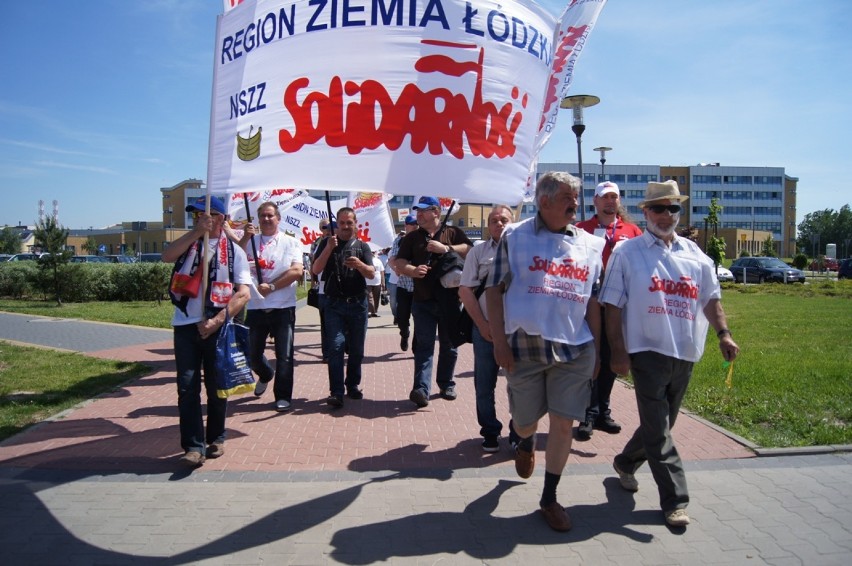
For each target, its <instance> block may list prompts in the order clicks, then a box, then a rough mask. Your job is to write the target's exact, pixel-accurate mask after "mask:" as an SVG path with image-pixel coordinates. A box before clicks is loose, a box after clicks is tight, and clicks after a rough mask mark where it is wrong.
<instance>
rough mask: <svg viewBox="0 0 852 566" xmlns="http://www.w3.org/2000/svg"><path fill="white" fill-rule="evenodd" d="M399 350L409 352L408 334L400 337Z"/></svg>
mask: <svg viewBox="0 0 852 566" xmlns="http://www.w3.org/2000/svg"><path fill="white" fill-rule="evenodd" d="M399 349H400V350H402V351H403V352H407V351H408V334H401V335H400V337H399Z"/></svg>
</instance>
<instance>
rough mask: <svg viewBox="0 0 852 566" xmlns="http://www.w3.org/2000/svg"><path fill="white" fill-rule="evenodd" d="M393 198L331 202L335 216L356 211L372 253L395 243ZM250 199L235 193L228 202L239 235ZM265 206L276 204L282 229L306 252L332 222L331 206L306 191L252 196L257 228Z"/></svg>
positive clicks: (369, 196)
mask: <svg viewBox="0 0 852 566" xmlns="http://www.w3.org/2000/svg"><path fill="white" fill-rule="evenodd" d="M389 199H390V195H384V194H382V193H350V194H349V195H346V196H344V197H343V198H336V199H333V200H332V201H331V210H332V213H333V214H337V211H338V210H339V209H340V208H341V207H344V206H348V207H350V208H352V209H353V210H355V215H356V217H357V218H358V239H360V240H362V241H364V242H366V243H367V244H368V245H369V246H370V248H371V249H373V250H380V249H383V248H389V247H390V246H391V244H392V243H393V239H394V236H395V234H394V227H393V223H392V222H391V218H390V211H389V209H388V205H387V201H388V200H389ZM245 202H246V199H245V198H243V193H232V194H231V195H230V196H229V198H228V215H229V216H230V223H231V227H232V228H234V229H235V230H237V231H238V233H239V232H240V231H241V230H242V229H243V227H244V226H245V223H246V218H247V217H246V207H245ZM265 202H274V203H275V204H276V205H278V212H279V213H281V222H280V223H279V224H278V229H279V230H280V231H282V232H284V233H286V234H288V235H290V236H293V237H294V238H296V239H297V240H298V241H299V243H300V244H301V245H302V250H303V251H305V252H307V251H310V247H311V244H312V243H313V242H314V240H316V239H317V238H319V237H320V236H321V233H320V230H319V223H320V220H322V219H323V218H328V205H327V204H326V202H325V200H323V199H316V198H314V197H312V196H310V195H309V194H308V193H307V192H306V191H300V190H296V189H276V190H273V191H260V192H255V193H248V204H249V208H250V211H251V218H252V221H253V222H254V223H255V224H257V207H258V206H260V205H261V204H263V203H265Z"/></svg>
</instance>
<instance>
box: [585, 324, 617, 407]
mask: <svg viewBox="0 0 852 566" xmlns="http://www.w3.org/2000/svg"><path fill="white" fill-rule="evenodd" d="M600 355H601V367H600V371H598V378H597V379H594V380H592V397H591V401H590V402H589V406H588V408H586V421H587V422H590V423H594V422H595V421H598V420H600V421H603V420H605V419H606V418H607V417H609V416H610V408H609V398H610V395H612V387H613V385H615V378H616V373H615V372H614V371H612V369H611V368H610V360H611V359H612V353H611V351H610V348H609V340H607V337H606V324H605V322H604V316H603V309H601V354H600Z"/></svg>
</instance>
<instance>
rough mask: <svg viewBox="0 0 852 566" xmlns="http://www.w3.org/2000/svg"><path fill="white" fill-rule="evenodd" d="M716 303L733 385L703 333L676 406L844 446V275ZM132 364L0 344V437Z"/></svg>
mask: <svg viewBox="0 0 852 566" xmlns="http://www.w3.org/2000/svg"><path fill="white" fill-rule="evenodd" d="M300 292H301V295H304V293H305V290H304V289H301V288H300ZM301 295H300V298H301ZM722 301H723V304H724V305H725V310H726V312H727V313H728V318H729V324H730V327H731V330H732V331H733V333H734V339H735V340H736V341H737V343H738V344H739V346H740V348H741V352H740V357H739V358H738V359H737V361H736V362H735V364H734V373H733V387H732V388H731V389H728V388H727V387H726V386H725V377H726V375H727V370H726V369H725V368H723V367H722V357H721V355H720V353H719V349H718V346H717V344H718V341H717V340H716V337H715V335H714V334H713V333H710V335H709V336H708V339H707V347H706V350H705V354H704V358H703V359H702V360H701V362H699V363H698V364H697V365H696V367H695V372H694V376H693V380H692V383H691V385H690V388H689V392H688V394H687V397H686V400H685V405H684V406H685V407H686V408H687V409H689V410H690V411H693V412H695V413H696V414H699V415H701V416H702V417H704V418H706V419H707V420H709V421H711V422H715V423H717V424H719V425H721V426H723V427H724V428H727V429H728V430H731V431H732V432H735V433H736V434H739V435H740V436H743V437H745V438H747V439H749V440H751V441H752V442H754V443H756V444H758V445H760V446H764V447H784V446H813V445H828V444H852V427H850V422H852V340H850V337H852V281H840V282H824V283H817V284H809V285H778V284H764V285H747V286H743V285H735V284H726V285H725V286H724V291H723V297H722ZM0 310H4V311H8V312H21V313H28V314H41V315H46V316H56V317H66V318H84V319H89V320H100V321H107V322H118V323H123V324H135V325H140V326H153V327H157V328H168V327H169V321H170V320H171V315H172V306H171V305H170V304H169V303H168V302H163V303H162V304H161V305H157V304H156V303H153V302H148V303H84V304H65V305H63V306H61V307H57V306H56V305H55V304H54V303H51V302H40V301H0ZM33 352H34V353H33ZM36 364H38V365H36ZM34 368H37V369H35V371H34ZM142 371H144V369H142V368H140V367H136V364H129V365H128V364H124V363H121V362H104V361H101V360H97V359H93V358H88V357H85V356H82V355H80V354H63V353H58V352H52V351H49V350H32V349H30V348H16V347H13V346H9V345H5V344H2V343H0V438H5V437H7V436H9V435H11V434H14V433H15V432H17V431H19V430H21V427H22V426H25V424H26V423H31V422H38V421H39V420H41V419H44V418H45V417H47V416H49V415H51V414H55V413H57V412H59V411H61V410H64V409H65V408H67V407H68V406H71V405H73V404H74V403H76V402H79V401H81V400H84V399H86V398H90V397H93V396H95V395H97V394H98V393H99V392H103V391H106V390H109V389H111V388H113V387H115V386H116V385H117V384H119V383H122V382H124V381H126V380H127V379H130V378H132V377H136V376H138V375H141V373H142ZM36 376H38V378H36ZM72 376H73V377H72Z"/></svg>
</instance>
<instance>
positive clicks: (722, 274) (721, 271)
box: [716, 265, 734, 283]
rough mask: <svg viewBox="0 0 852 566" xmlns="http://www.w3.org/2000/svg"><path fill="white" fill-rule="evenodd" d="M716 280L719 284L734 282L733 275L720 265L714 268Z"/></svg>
mask: <svg viewBox="0 0 852 566" xmlns="http://www.w3.org/2000/svg"><path fill="white" fill-rule="evenodd" d="M716 279H718V280H719V283H725V282H730V281H733V280H734V274H733V273H731V270H730V269H728V268H727V267H722V266H721V265H720V266H719V267H717V268H716Z"/></svg>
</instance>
